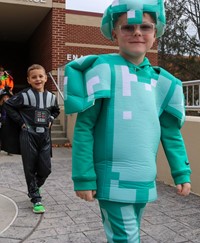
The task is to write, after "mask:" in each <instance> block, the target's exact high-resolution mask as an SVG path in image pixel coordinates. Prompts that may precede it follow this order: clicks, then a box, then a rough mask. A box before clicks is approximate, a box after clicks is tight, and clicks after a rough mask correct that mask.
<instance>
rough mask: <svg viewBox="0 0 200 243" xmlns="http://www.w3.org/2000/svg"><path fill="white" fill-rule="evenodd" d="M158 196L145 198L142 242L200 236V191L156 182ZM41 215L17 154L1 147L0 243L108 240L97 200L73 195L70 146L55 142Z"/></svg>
mask: <svg viewBox="0 0 200 243" xmlns="http://www.w3.org/2000/svg"><path fill="white" fill-rule="evenodd" d="M158 192H159V199H158V200H157V201H156V202H154V203H150V204H148V206H147V208H146V211H145V214H144V217H143V221H142V230H141V242H142V243H158V242H159V243H162V242H163V243H164V242H166V243H174V242H179V243H181V242H182V243H183V242H184V243H186V242H200V197H198V196H196V195H193V194H191V195H190V196H189V197H185V198H183V197H180V196H177V195H176V191H175V189H174V188H173V187H170V186H166V185H164V184H163V183H161V182H158ZM42 196H43V203H44V205H45V207H46V212H45V214H43V215H35V214H34V213H32V205H31V203H30V201H29V199H28V197H27V194H26V184H25V179H24V173H23V168H22V163H21V156H19V155H14V156H7V154H6V153H4V152H3V151H2V152H0V209H1V212H0V233H1V234H0V243H22V242H25V243H38V242H43V243H68V242H72V243H73V242H74V243H89V242H95V243H103V242H106V238H105V235H104V231H103V228H102V223H101V218H100V213H99V209H98V205H97V202H94V203H87V202H84V201H82V200H80V199H79V198H77V197H76V196H75V194H74V192H73V185H72V181H71V149H68V148H53V159H52V174H51V175H50V176H49V178H48V180H47V181H46V184H45V185H44V186H43V187H42Z"/></svg>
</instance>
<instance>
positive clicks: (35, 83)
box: [27, 69, 47, 92]
mask: <svg viewBox="0 0 200 243" xmlns="http://www.w3.org/2000/svg"><path fill="white" fill-rule="evenodd" d="M27 81H28V83H29V84H30V85H31V86H32V88H33V89H35V90H36V91H38V92H44V85H45V83H46V82H47V75H46V73H45V71H44V70H43V69H33V70H31V71H30V72H29V75H28V77H27Z"/></svg>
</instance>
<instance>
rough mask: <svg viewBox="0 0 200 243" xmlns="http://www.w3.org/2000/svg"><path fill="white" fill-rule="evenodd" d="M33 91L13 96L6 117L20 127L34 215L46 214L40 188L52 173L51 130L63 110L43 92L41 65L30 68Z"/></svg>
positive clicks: (8, 102) (29, 90)
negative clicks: (55, 119)
mask: <svg viewBox="0 0 200 243" xmlns="http://www.w3.org/2000/svg"><path fill="white" fill-rule="evenodd" d="M27 80H28V83H29V84H30V85H31V88H27V89H24V90H22V91H21V92H19V93H18V94H16V95H14V96H13V97H12V98H11V99H9V100H8V101H7V102H6V103H5V109H6V112H7V115H8V116H9V117H10V118H11V119H12V120H14V121H15V122H16V123H18V125H19V126H20V127H21V132H20V150H21V155H22V161H23V167H24V173H25V178H26V183H27V187H28V196H29V197H30V198H31V202H32V203H33V212H34V213H44V212H45V208H44V206H43V205H42V203H41V199H42V197H41V195H40V187H41V186H42V185H43V184H44V182H45V180H46V179H47V177H48V176H49V174H50V173H51V137H50V127H51V125H52V122H53V120H54V118H56V117H57V116H58V115H59V113H60V109H59V107H58V104H57V99H56V96H55V95H54V94H52V93H50V92H48V91H46V90H44V86H45V83H46V82H47V75H46V72H45V69H44V68H43V67H42V66H41V65H38V64H33V65H32V66H30V67H29V68H28V71H27Z"/></svg>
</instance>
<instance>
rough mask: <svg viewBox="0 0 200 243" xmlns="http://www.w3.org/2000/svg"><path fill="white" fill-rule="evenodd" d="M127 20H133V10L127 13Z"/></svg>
mask: <svg viewBox="0 0 200 243" xmlns="http://www.w3.org/2000/svg"><path fill="white" fill-rule="evenodd" d="M127 18H128V19H133V18H135V10H129V11H128V12H127Z"/></svg>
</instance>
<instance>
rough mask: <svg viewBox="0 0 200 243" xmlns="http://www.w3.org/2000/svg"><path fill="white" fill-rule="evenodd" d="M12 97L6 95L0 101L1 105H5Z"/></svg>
mask: <svg viewBox="0 0 200 243" xmlns="http://www.w3.org/2000/svg"><path fill="white" fill-rule="evenodd" d="M9 98H10V97H9V96H8V95H4V96H3V97H2V98H1V99H0V105H3V103H4V102H5V101H6V100H8V99H9Z"/></svg>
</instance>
